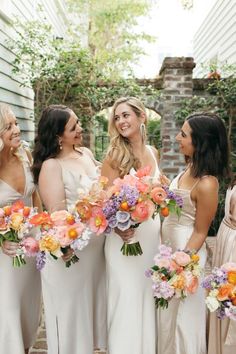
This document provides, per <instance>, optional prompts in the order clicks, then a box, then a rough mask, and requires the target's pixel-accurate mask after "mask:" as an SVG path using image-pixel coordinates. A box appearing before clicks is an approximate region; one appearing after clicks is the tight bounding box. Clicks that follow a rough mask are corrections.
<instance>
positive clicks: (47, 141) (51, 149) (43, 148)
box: [32, 105, 72, 183]
mask: <svg viewBox="0 0 236 354" xmlns="http://www.w3.org/2000/svg"><path fill="white" fill-rule="evenodd" d="M71 113H72V110H71V109H70V108H68V107H67V106H63V105H50V106H48V107H47V108H45V109H44V111H43V113H42V115H41V118H40V120H39V123H38V134H37V136H36V138H35V146H34V150H33V153H32V155H33V159H34V162H33V166H32V172H33V176H34V183H38V178H39V173H40V170H41V167H42V163H43V162H44V161H45V160H47V159H50V158H55V157H57V155H58V154H59V152H60V145H59V137H60V136H62V134H63V133H64V130H65V126H66V124H67V122H68V121H69V119H70V116H71Z"/></svg>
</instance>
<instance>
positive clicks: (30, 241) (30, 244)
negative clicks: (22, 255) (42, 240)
mask: <svg viewBox="0 0 236 354" xmlns="http://www.w3.org/2000/svg"><path fill="white" fill-rule="evenodd" d="M21 244H22V246H24V247H25V251H26V255H27V256H30V257H31V256H34V255H35V254H36V253H37V252H38V251H39V243H38V241H37V240H35V238H33V237H31V236H29V237H26V238H25V239H23V240H22V242H21Z"/></svg>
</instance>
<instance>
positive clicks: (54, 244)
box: [39, 235, 60, 252]
mask: <svg viewBox="0 0 236 354" xmlns="http://www.w3.org/2000/svg"><path fill="white" fill-rule="evenodd" d="M39 248H40V251H48V252H55V251H56V250H58V249H59V248H60V243H59V242H58V240H56V239H55V238H54V237H53V236H51V235H45V236H43V237H42V238H41V240H39Z"/></svg>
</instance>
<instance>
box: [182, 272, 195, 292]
mask: <svg viewBox="0 0 236 354" xmlns="http://www.w3.org/2000/svg"><path fill="white" fill-rule="evenodd" d="M185 279H186V291H187V292H188V293H189V294H194V293H195V292H196V290H197V288H198V277H196V276H194V275H192V273H191V272H190V271H187V272H185Z"/></svg>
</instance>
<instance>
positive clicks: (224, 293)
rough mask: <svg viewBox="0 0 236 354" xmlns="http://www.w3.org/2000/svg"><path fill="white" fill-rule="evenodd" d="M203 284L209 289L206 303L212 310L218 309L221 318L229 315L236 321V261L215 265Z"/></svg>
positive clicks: (218, 315)
mask: <svg viewBox="0 0 236 354" xmlns="http://www.w3.org/2000/svg"><path fill="white" fill-rule="evenodd" d="M202 286H203V288H205V289H207V290H208V296H207V297H206V305H207V307H208V309H209V310H210V312H215V311H216V313H217V317H218V318H219V319H223V318H225V317H229V318H230V319H232V320H235V321H236V263H233V262H229V263H225V264H223V265H222V266H221V267H219V268H217V267H215V268H214V269H213V270H212V272H211V273H210V274H209V275H208V276H207V277H205V278H204V280H203V282H202Z"/></svg>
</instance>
